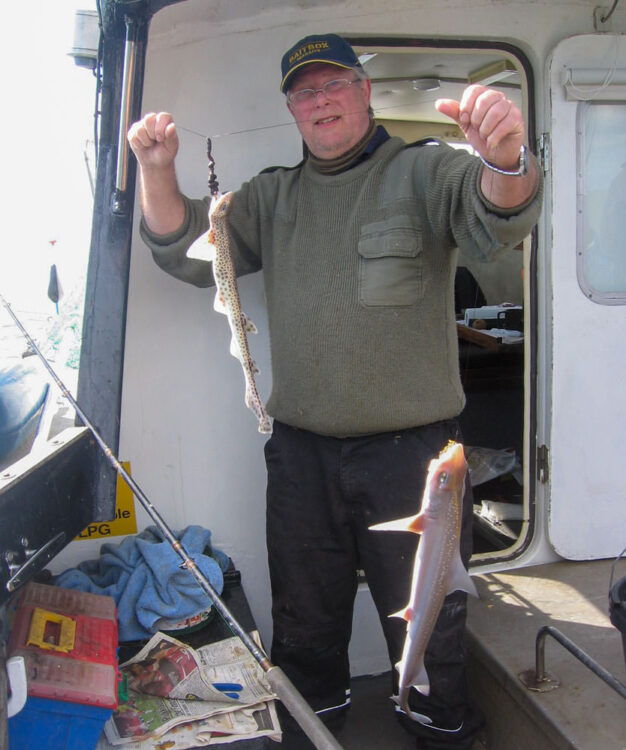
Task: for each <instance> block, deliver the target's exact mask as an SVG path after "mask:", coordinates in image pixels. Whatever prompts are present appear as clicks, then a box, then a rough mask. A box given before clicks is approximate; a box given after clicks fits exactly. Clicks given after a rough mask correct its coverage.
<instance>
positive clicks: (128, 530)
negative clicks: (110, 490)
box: [75, 461, 137, 539]
mask: <svg viewBox="0 0 626 750" xmlns="http://www.w3.org/2000/svg"><path fill="white" fill-rule="evenodd" d="M122 466H123V467H124V468H125V469H126V471H127V472H128V473H129V474H130V463H129V462H128V461H123V462H122ZM136 533H137V518H136V516H135V498H134V495H133V492H132V490H131V489H130V487H129V486H128V485H127V484H126V482H125V481H124V479H123V478H122V477H121V476H120V475H119V474H118V475H117V491H116V503H115V518H114V519H113V520H112V521H94V522H93V523H90V524H89V526H87V527H85V528H84V529H83V530H82V531H81V532H80V534H79V535H78V536H77V537H75V538H76V539H101V538H102V537H107V536H122V535H124V534H136Z"/></svg>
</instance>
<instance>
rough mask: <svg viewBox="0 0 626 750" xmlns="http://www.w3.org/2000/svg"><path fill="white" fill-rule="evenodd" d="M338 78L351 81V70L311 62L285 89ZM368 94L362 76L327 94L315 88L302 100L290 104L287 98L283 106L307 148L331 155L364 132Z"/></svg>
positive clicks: (322, 156) (323, 156)
mask: <svg viewBox="0 0 626 750" xmlns="http://www.w3.org/2000/svg"><path fill="white" fill-rule="evenodd" d="M338 78H345V79H347V80H349V81H352V80H355V78H356V76H355V73H354V71H352V70H345V69H344V68H339V67H337V66H336V65H327V64H325V63H312V64H311V65H307V66H306V67H305V68H304V69H303V70H302V72H301V73H299V74H298V75H297V76H296V77H295V79H294V81H293V82H292V84H291V86H290V88H289V91H290V93H292V94H293V93H295V92H297V91H302V90H303V89H320V88H321V87H322V86H323V85H324V84H325V83H327V82H328V81H333V80H336V79H338ZM370 94H371V84H370V82H369V80H367V79H366V80H362V81H357V82H356V83H353V84H352V85H351V86H348V87H346V88H344V89H341V90H340V91H338V92H334V93H332V94H330V93H329V94H328V96H326V95H324V94H323V93H322V92H318V93H317V94H316V95H315V97H314V98H313V99H310V100H308V101H305V102H303V103H299V104H292V103H291V102H290V101H289V99H287V107H288V108H289V111H290V112H291V114H292V115H293V117H294V119H295V121H296V123H297V125H298V130H299V131H300V134H301V135H302V137H303V138H304V142H305V143H306V145H307V146H308V148H309V151H311V153H313V154H314V155H315V156H317V157H318V158H319V159H335V158H337V157H338V156H341V155H342V154H344V153H345V152H346V151H348V149H350V148H352V146H354V145H355V144H356V143H358V142H359V141H360V140H361V138H362V137H363V136H364V135H365V133H366V131H367V128H368V126H369V114H368V107H369V102H370Z"/></svg>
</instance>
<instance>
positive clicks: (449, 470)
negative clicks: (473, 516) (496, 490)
mask: <svg viewBox="0 0 626 750" xmlns="http://www.w3.org/2000/svg"><path fill="white" fill-rule="evenodd" d="M466 472H467V462H466V461H465V454H464V452H463V446H462V445H461V444H460V443H454V442H450V443H448V445H447V446H446V447H445V448H444V449H443V450H442V451H441V453H440V454H439V457H438V458H435V459H433V460H432V461H431V462H430V464H429V466H428V476H427V478H426V488H425V490H424V496H423V499H422V506H421V509H420V512H419V513H418V515H416V516H412V517H410V518H401V519H398V520H396V521H389V522H387V523H379V524H376V525H375V526H370V529H372V530H375V531H412V532H414V533H416V534H421V535H422V538H421V540H420V543H419V545H418V548H417V553H416V556H415V563H414V566H413V580H412V583H411V595H410V599H409V603H408V604H407V606H406V607H405V608H404V609H402V610H400V611H399V612H395V613H394V614H392V615H390V617H401V618H402V619H403V620H406V624H407V625H406V639H405V641H404V649H403V651H402V658H401V659H400V661H399V662H398V663H397V664H396V669H397V670H398V674H399V691H398V693H399V694H398V695H397V696H394V698H393V700H394V701H395V702H396V703H397V704H398V705H399V707H400V708H401V709H402V711H404V712H405V713H406V715H407V716H409V717H410V718H411V719H413V720H415V721H419V722H421V723H422V724H431V723H432V722H431V719H430V718H429V717H428V716H424V715H423V714H418V713H416V712H415V711H411V709H410V708H409V692H410V689H411V687H414V688H415V689H416V690H418V691H419V692H420V693H422V694H423V695H428V694H429V692H430V684H429V681H428V675H427V673H426V669H425V667H424V652H425V651H426V647H427V645H428V641H429V640H430V636H431V634H432V632H433V628H434V627H435V622H436V620H437V616H438V615H439V611H440V610H441V607H442V605H443V601H444V598H445V597H446V595H447V594H450V593H452V592H453V591H459V590H460V591H466V592H468V593H469V594H473V595H474V596H478V593H477V591H476V587H475V586H474V583H473V581H472V579H471V578H470V577H469V575H468V573H467V571H466V570H465V567H464V566H463V563H462V561H461V554H460V551H459V537H460V533H461V516H462V512H461V511H462V505H463V488H464V483H465V474H466Z"/></svg>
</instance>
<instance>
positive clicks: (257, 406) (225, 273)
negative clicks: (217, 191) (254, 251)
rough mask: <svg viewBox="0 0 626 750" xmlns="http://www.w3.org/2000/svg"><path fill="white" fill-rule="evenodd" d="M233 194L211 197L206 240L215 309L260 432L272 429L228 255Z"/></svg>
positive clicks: (248, 322) (251, 330) (252, 330)
mask: <svg viewBox="0 0 626 750" xmlns="http://www.w3.org/2000/svg"><path fill="white" fill-rule="evenodd" d="M232 200H233V194H232V193H224V194H223V195H217V196H214V197H213V199H212V200H211V206H210V208H209V224H210V228H209V235H208V239H209V243H210V245H211V246H212V261H213V276H214V278H215V286H216V293H215V302H214V304H213V307H214V308H215V310H217V312H220V313H222V314H223V315H226V316H227V317H228V323H229V325H230V330H231V333H232V338H231V341H230V353H231V354H232V355H233V356H234V357H237V359H238V360H239V361H240V362H241V366H242V368H243V374H244V378H245V381H246V397H245V402H246V406H247V407H248V408H249V409H250V410H251V411H252V412H254V414H255V415H256V417H257V419H258V420H259V432H261V433H265V434H269V433H271V432H272V423H271V420H270V418H269V416H268V414H267V412H266V411H265V406H264V405H263V401H262V400H261V397H260V396H259V392H258V390H257V387H256V383H255V381H254V375H255V374H256V373H258V371H259V370H258V368H257V366H256V364H255V363H254V361H253V360H252V357H251V356H250V349H249V347H248V336H247V334H248V333H256V332H257V329H256V327H255V325H254V323H253V322H252V321H251V320H249V319H248V318H247V317H246V315H245V313H244V312H243V310H242V309H241V302H240V300H239V290H238V288H237V276H236V274H235V266H234V264H233V260H232V256H231V254H230V240H229V236H228V227H227V220H228V214H229V213H230V209H231V206H232Z"/></svg>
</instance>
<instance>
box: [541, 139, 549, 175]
mask: <svg viewBox="0 0 626 750" xmlns="http://www.w3.org/2000/svg"><path fill="white" fill-rule="evenodd" d="M550 144H551V139H550V133H542V134H541V135H540V136H539V163H540V164H541V168H542V169H543V173H544V174H548V172H549V171H550V158H551V156H552V152H551V150H550Z"/></svg>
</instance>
